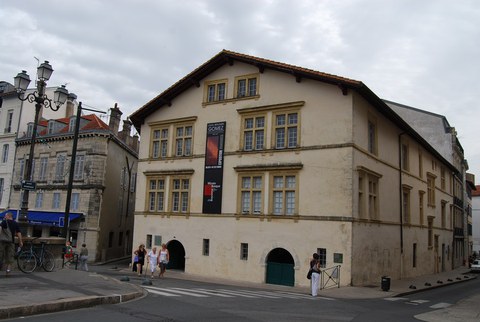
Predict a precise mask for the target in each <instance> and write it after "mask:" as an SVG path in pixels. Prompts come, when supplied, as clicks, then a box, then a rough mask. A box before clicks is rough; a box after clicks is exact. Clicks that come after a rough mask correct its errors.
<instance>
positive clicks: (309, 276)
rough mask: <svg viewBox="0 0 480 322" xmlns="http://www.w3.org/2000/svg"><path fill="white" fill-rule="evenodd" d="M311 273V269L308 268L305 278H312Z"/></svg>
mask: <svg viewBox="0 0 480 322" xmlns="http://www.w3.org/2000/svg"><path fill="white" fill-rule="evenodd" d="M312 273H313V269H312V268H310V269H309V270H308V273H307V278H308V279H312Z"/></svg>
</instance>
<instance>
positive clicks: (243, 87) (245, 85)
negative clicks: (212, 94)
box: [235, 75, 258, 98]
mask: <svg viewBox="0 0 480 322" xmlns="http://www.w3.org/2000/svg"><path fill="white" fill-rule="evenodd" d="M257 83H258V76H257V75H246V76H240V77H237V78H236V82H235V86H236V87H237V88H236V94H237V98H241V97H249V96H256V95H257Z"/></svg>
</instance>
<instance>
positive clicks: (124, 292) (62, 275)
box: [0, 267, 477, 319]
mask: <svg viewBox="0 0 480 322" xmlns="http://www.w3.org/2000/svg"><path fill="white" fill-rule="evenodd" d="M117 271H118V273H119V277H118V278H114V277H107V276H104V275H101V274H97V273H92V272H84V271H77V270H73V269H58V270H56V271H54V272H51V273H48V272H43V271H35V273H33V274H24V273H22V272H19V271H14V272H12V273H11V276H9V277H8V278H6V277H5V275H3V274H4V273H3V272H2V275H0V292H1V294H9V296H2V297H0V319H6V318H13V317H20V316H27V315H34V314H40V313H49V312H57V311H64V310H70V309H78V308H83V307H90V306H95V305H101V304H116V303H121V302H125V301H129V300H132V299H135V298H139V297H141V296H143V295H144V294H145V293H144V290H143V288H141V287H140V286H139V285H135V284H133V283H128V282H122V281H120V277H121V276H122V274H124V276H129V277H132V276H133V275H132V272H131V270H130V269H129V268H128V267H125V268H123V267H119V268H118V269H117ZM166 278H170V279H185V280H197V281H204V282H211V283H217V284H227V285H235V286H239V287H252V288H261V289H266V290H267V289H268V290H288V291H292V292H299V293H304V294H309V292H310V290H309V289H308V288H307V287H289V286H281V285H272V284H254V283H245V282H236V281H230V280H226V279H220V278H205V277H200V276H195V275H190V274H185V273H184V272H180V271H173V270H169V271H168V272H167V274H166ZM473 278H477V275H472V274H468V269H466V268H460V269H457V270H454V271H451V272H446V273H441V274H435V275H426V276H421V277H417V278H413V279H404V280H395V281H391V289H390V290H389V291H388V292H384V291H382V290H381V289H380V285H377V286H372V287H349V286H346V287H341V288H329V289H324V290H321V291H319V296H326V297H332V298H339V299H340V298H343V299H369V298H383V297H395V296H405V295H408V294H409V293H414V292H419V291H422V290H425V289H428V288H434V287H441V286H446V285H448V284H452V283H460V282H464V281H468V280H471V279H473ZM440 281H441V282H442V283H440ZM425 283H430V284H431V285H430V286H426V285H425ZM379 284H380V281H379ZM411 286H415V287H416V289H412V288H410V287H411Z"/></svg>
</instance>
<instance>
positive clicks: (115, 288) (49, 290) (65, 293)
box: [0, 269, 144, 319]
mask: <svg viewBox="0 0 480 322" xmlns="http://www.w3.org/2000/svg"><path fill="white" fill-rule="evenodd" d="M10 274H11V275H10V276H9V277H5V272H1V275H0V294H2V296H1V297H0V319H7V318H13V317H20V316H27V315H34V314H41V313H50V312H58V311H65V310H71V309H78V308H83V307H90V306H95V305H101V304H116V303H121V302H125V301H129V300H132V299H135V298H138V297H141V296H143V295H144V291H143V289H142V288H141V287H139V286H136V285H134V284H130V283H125V282H121V281H119V280H116V279H113V278H110V277H105V276H102V275H99V274H96V273H91V272H84V271H77V270H74V269H57V270H56V271H54V272H44V271H42V270H36V271H35V272H34V273H32V274H24V273H22V272H19V271H18V270H17V271H12V272H11V273H10ZM7 294H8V296H5V295H7Z"/></svg>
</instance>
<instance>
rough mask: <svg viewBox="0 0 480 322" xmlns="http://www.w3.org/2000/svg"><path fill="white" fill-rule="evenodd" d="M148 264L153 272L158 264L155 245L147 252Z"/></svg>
mask: <svg viewBox="0 0 480 322" xmlns="http://www.w3.org/2000/svg"><path fill="white" fill-rule="evenodd" d="M147 258H148V264H149V265H150V272H151V273H152V278H153V274H154V273H155V269H156V268H157V265H158V254H157V247H153V248H152V250H151V251H149V252H148V257H147Z"/></svg>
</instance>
